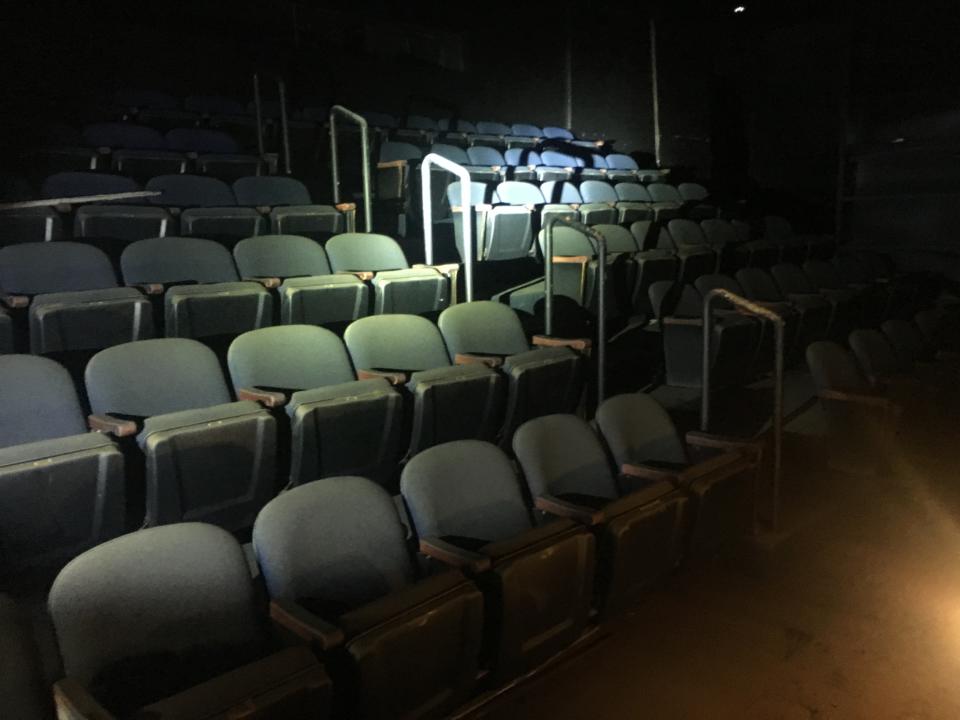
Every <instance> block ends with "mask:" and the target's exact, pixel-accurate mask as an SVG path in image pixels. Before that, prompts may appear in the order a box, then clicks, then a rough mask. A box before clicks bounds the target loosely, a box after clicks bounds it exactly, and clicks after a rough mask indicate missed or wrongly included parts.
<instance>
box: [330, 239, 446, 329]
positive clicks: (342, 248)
mask: <svg viewBox="0 0 960 720" xmlns="http://www.w3.org/2000/svg"><path fill="white" fill-rule="evenodd" d="M326 250H327V257H328V258H329V259H330V267H331V268H332V269H333V271H334V272H338V273H339V272H351V273H367V274H370V273H372V274H373V277H372V279H371V280H370V283H371V285H372V287H373V290H374V300H373V312H374V313H376V314H378V315H379V314H382V313H413V314H422V313H430V312H439V311H440V310H442V309H443V308H445V307H446V306H447V304H448V303H449V301H450V281H449V280H448V278H447V277H446V276H445V275H443V274H442V273H441V272H439V271H438V270H436V269H434V268H429V267H420V268H411V267H410V265H409V263H408V262H407V258H406V256H405V255H404V254H403V250H402V249H401V248H400V246H399V245H398V244H397V242H396V241H395V240H394V239H393V238H390V237H387V236H386V235H378V234H376V233H343V234H341V235H336V236H334V237H332V238H330V240H329V241H328V242H327V245H326Z"/></svg>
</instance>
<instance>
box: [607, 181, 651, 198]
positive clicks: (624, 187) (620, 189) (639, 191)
mask: <svg viewBox="0 0 960 720" xmlns="http://www.w3.org/2000/svg"><path fill="white" fill-rule="evenodd" d="M614 191H615V192H616V193H617V198H618V199H619V200H622V201H624V202H644V203H649V202H653V198H651V197H650V193H648V192H647V189H646V188H645V187H644V186H643V185H641V184H640V183H633V182H622V183H617V184H616V185H615V186H614Z"/></svg>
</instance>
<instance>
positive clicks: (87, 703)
mask: <svg viewBox="0 0 960 720" xmlns="http://www.w3.org/2000/svg"><path fill="white" fill-rule="evenodd" d="M53 701H54V704H55V705H56V708H57V717H58V718H62V719H64V720H114V715H113V714H111V713H110V712H108V711H107V709H106V708H104V707H103V705H101V704H100V703H99V702H97V700H96V698H94V697H93V695H91V694H90V692H89V691H88V690H87V689H86V688H85V687H84V686H83V685H81V684H80V683H79V682H77V681H76V680H74V679H73V678H69V677H66V678H63V679H62V680H58V681H57V682H56V683H55V684H54V686H53Z"/></svg>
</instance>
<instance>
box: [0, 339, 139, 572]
mask: <svg viewBox="0 0 960 720" xmlns="http://www.w3.org/2000/svg"><path fill="white" fill-rule="evenodd" d="M0 397H3V402H2V403H0V427H2V428H3V432H2V433H0V548H2V552H0V568H2V569H3V571H6V572H11V573H12V572H16V571H19V570H25V569H29V568H35V569H39V568H43V567H45V566H48V565H55V564H56V563H57V562H62V561H63V560H66V559H69V558H71V557H73V556H74V555H76V554H77V553H79V552H82V551H83V550H86V549H87V548H88V547H90V546H92V545H95V544H97V543H99V542H102V541H103V540H106V539H108V538H111V537H113V536H115V535H117V534H119V533H121V532H123V526H124V477H123V456H122V455H121V454H120V451H119V450H118V449H117V448H116V446H114V444H113V443H112V442H111V441H110V439H109V438H108V437H106V436H104V435H99V434H95V433H87V432H86V424H85V422H84V418H83V412H82V410H81V408H80V401H79V399H78V398H77V392H76V389H75V388H74V386H73V381H72V380H71V379H70V375H69V374H68V373H67V371H66V370H65V369H64V368H63V367H62V366H60V365H59V364H57V363H55V362H54V361H53V360H48V359H46V358H42V357H36V356H31V355H3V356H0ZM3 571H0V574H3Z"/></svg>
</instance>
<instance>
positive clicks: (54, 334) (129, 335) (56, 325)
mask: <svg viewBox="0 0 960 720" xmlns="http://www.w3.org/2000/svg"><path fill="white" fill-rule="evenodd" d="M0 289H2V291H3V292H4V293H6V294H7V296H8V302H10V299H9V296H16V297H19V298H20V300H19V302H16V303H14V304H15V305H16V306H17V308H18V309H21V308H23V307H24V306H25V305H28V306H29V310H28V313H29V325H30V351H31V352H33V353H53V352H69V351H77V350H98V349H101V348H105V347H109V346H110V345H116V344H117V343H121V342H129V341H131V340H141V339H145V338H149V337H152V336H153V315H152V310H151V307H150V302H149V300H148V299H147V298H146V297H144V295H143V294H142V293H140V292H138V291H137V290H136V289H134V288H122V287H118V286H117V277H116V273H115V272H114V269H113V266H112V265H111V263H110V260H109V258H108V257H107V256H106V255H104V254H103V252H101V251H100V250H98V249H97V248H95V247H93V246H92V245H85V244H82V243H76V242H49V243H24V244H21V245H11V246H9V247H6V248H2V249H0Z"/></svg>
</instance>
